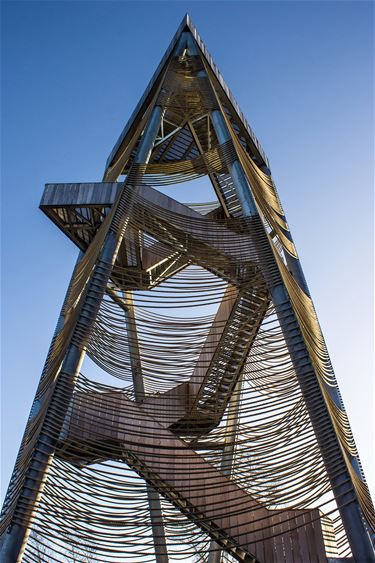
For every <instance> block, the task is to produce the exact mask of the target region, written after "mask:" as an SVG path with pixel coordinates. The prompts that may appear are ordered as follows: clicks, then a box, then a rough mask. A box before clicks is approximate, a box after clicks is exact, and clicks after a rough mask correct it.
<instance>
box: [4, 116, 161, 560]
mask: <svg viewBox="0 0 375 563" xmlns="http://www.w3.org/2000/svg"><path fill="white" fill-rule="evenodd" d="M161 115H162V108H161V107H160V106H155V107H154V109H153V111H152V114H151V116H150V118H149V121H148V123H147V125H146V128H145V131H144V133H143V136H142V138H141V141H140V144H139V147H138V150H137V154H136V157H135V162H137V163H145V162H147V161H148V159H149V157H150V154H151V151H152V147H153V144H154V141H155V138H156V135H157V133H158V130H159V126H160V120H161ZM125 184H126V183H125ZM125 189H126V188H125ZM118 249H119V242H118V240H117V234H116V232H115V231H113V230H111V229H110V230H109V231H108V234H107V236H106V239H105V241H104V244H103V247H102V251H101V253H100V256H99V258H98V261H97V263H96V265H95V268H94V270H93V273H92V276H91V279H90V282H89V284H88V288H87V292H86V296H85V300H84V302H83V305H82V309H81V311H80V314H79V317H78V320H77V323H76V327H75V329H74V333H73V336H72V339H71V343H70V345H69V347H68V350H67V353H66V356H65V359H64V361H63V363H62V367H61V370H60V373H59V376H58V378H57V381H56V385H55V389H54V392H53V396H52V398H51V401H50V405H49V407H48V410H47V413H46V416H45V419H44V424H43V427H42V430H41V432H40V435H39V438H38V442H37V444H36V446H35V451H34V453H33V454H32V458H31V461H30V464H29V468H28V470H27V471H26V477H25V481H24V484H23V486H22V488H21V491H20V492H19V495H18V502H17V506H16V509H15V514H14V515H13V518H12V523H11V524H10V526H9V527H8V529H7V531H6V536H5V538H4V541H3V546H2V551H1V556H2V563H15V562H17V561H20V560H21V557H22V555H23V552H24V549H25V547H26V543H27V539H28V535H29V533H30V526H31V523H32V521H33V518H34V513H35V510H36V509H37V504H38V499H39V496H40V495H41V494H42V492H43V488H44V484H45V481H46V478H47V473H48V468H49V465H50V464H51V462H52V459H53V455H54V449H55V447H56V444H57V441H58V438H59V433H60V430H61V428H62V426H63V423H64V420H65V416H66V413H67V410H68V408H69V404H70V400H71V397H72V395H73V390H74V387H75V383H76V380H77V378H78V375H79V371H80V368H81V365H82V362H83V359H84V356H85V348H84V346H85V339H86V338H87V335H88V334H89V333H90V331H91V329H92V327H93V325H94V323H95V319H96V316H97V313H98V310H99V307H100V303H101V300H102V298H103V295H104V292H105V290H106V285H107V282H108V279H109V276H110V274H111V271H112V267H113V264H114V262H115V260H116V256H117V252H118ZM83 335H84V336H83ZM74 342H76V343H74ZM77 343H78V344H77ZM49 426H50V427H52V428H54V432H53V433H50V432H48V427H49ZM20 505H21V506H20ZM17 511H18V512H19V516H18V520H20V521H21V522H22V523H18V522H17V514H16V512H17Z"/></svg>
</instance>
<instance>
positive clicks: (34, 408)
mask: <svg viewBox="0 0 375 563" xmlns="http://www.w3.org/2000/svg"><path fill="white" fill-rule="evenodd" d="M83 255H84V253H83V252H82V251H80V252H79V253H78V257H77V260H76V263H75V266H74V268H73V272H72V275H71V278H70V282H69V284H68V289H67V290H66V294H65V298H64V301H63V304H62V306H61V310H60V314H59V317H58V319H57V323H56V327H55V330H54V333H53V336H52V340H51V344H50V347H49V350H48V353H47V357H46V360H45V362H44V366H43V370H42V375H41V377H40V381H39V384H38V388H37V390H36V393H35V397H34V400H33V403H32V405H31V409H30V414H29V417H28V419H27V423H26V429H25V432H24V435H23V438H22V441H21V446H20V451H19V453H18V456H17V461H18V459H19V456H20V454H21V451H22V447H23V444H24V441H25V439H26V437H27V433H28V428H29V425H30V423H31V422H32V421H33V419H35V417H36V416H37V415H38V413H39V411H40V407H41V402H40V399H39V398H38V395H39V390H40V388H41V383H42V382H43V379H44V376H45V374H46V372H47V369H48V363H49V359H50V356H51V354H52V350H53V347H54V343H55V340H56V337H57V335H58V334H59V332H60V330H61V329H62V327H63V326H64V318H65V315H64V312H65V306H66V303H67V301H68V296H69V293H70V288H71V286H72V284H73V280H74V276H75V273H76V271H77V267H78V264H79V263H80V261H81V258H82V256H83ZM17 461H16V466H15V467H14V469H13V474H12V477H11V479H10V483H9V487H8V490H7V493H6V495H5V500H4V507H3V510H4V514H5V513H6V506H7V502H8V498H10V497H11V495H12V489H13V483H14V480H15V478H16V474H17ZM5 537H6V536H5V534H3V535H2V537H1V539H0V550H1V547H2V545H3V542H4V539H5Z"/></svg>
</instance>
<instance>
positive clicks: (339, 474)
mask: <svg viewBox="0 0 375 563" xmlns="http://www.w3.org/2000/svg"><path fill="white" fill-rule="evenodd" d="M211 120H212V123H213V126H214V129H215V132H216V136H217V138H218V140H219V143H220V144H222V143H225V142H226V141H228V140H230V139H231V136H230V133H229V131H228V127H227V125H226V122H225V119H224V117H223V115H222V114H221V112H220V111H219V110H215V111H213V112H212V114H211ZM230 173H231V175H232V179H233V185H234V188H235V190H236V192H237V197H238V200H239V202H240V204H241V207H242V211H243V214H244V216H256V215H258V211H257V207H256V205H255V201H254V198H253V195H252V191H251V186H250V184H249V182H248V180H247V178H246V175H245V173H244V171H243V168H242V165H241V163H240V162H239V160H236V161H235V162H234V163H233V164H232V165H231V167H230ZM263 236H264V237H266V233H265V231H264V235H263ZM286 254H287V253H286ZM297 262H298V267H297ZM287 264H288V267H289V269H290V270H291V272H292V274H293V276H294V277H295V278H296V279H297V280H298V283H299V284H300V286H301V288H302V289H303V290H304V291H305V292H307V293H308V291H306V290H307V288H306V282H305V281H304V276H303V272H302V268H301V266H300V264H299V261H294V262H289V263H288V262H287ZM270 293H271V297H272V301H273V304H274V306H275V309H276V313H277V316H278V319H279V323H280V327H281V330H282V332H283V335H284V339H285V343H286V345H287V347H288V351H289V354H290V358H291V361H292V363H293V366H294V369H295V372H296V375H297V378H298V381H299V384H300V387H301V391H302V394H303V396H304V399H305V403H306V407H307V409H308V412H309V416H310V420H311V423H312V426H313V428H314V432H315V436H316V439H317V442H318V445H319V448H320V451H321V454H322V458H323V461H324V464H325V468H326V471H327V474H328V477H329V480H330V483H331V487H332V491H333V493H334V496H335V499H336V502H337V505H338V508H339V511H340V516H341V519H342V522H343V524H344V528H345V532H346V535H347V538H348V541H349V544H350V548H351V550H352V554H353V556H354V558H355V560H356V561H358V562H362V561H363V562H365V561H366V562H367V561H375V552H374V548H373V545H372V542H371V540H370V537H369V534H368V530H367V528H366V525H365V522H364V518H363V515H362V512H361V509H360V506H359V503H358V499H357V497H356V495H355V492H354V489H353V484H352V480H351V477H350V474H349V471H348V469H347V466H346V462H345V459H344V456H343V452H342V450H341V446H340V444H339V442H338V438H337V436H336V433H335V430H334V427H333V423H332V420H331V417H330V415H329V412H328V410H327V405H326V403H325V400H324V397H323V394H322V391H321V389H320V385H319V382H318V380H317V378H316V374H315V371H314V368H313V366H312V364H311V360H310V358H309V354H308V352H307V349H306V345H305V342H304V340H303V337H302V333H301V330H300V328H299V325H298V322H297V320H296V318H295V314H294V310H293V308H292V306H291V303H290V298H289V295H288V293H287V291H286V288H285V286H284V284H283V283H281V284H280V285H277V286H274V287H271V288H270ZM286 308H287V309H288V315H286V314H285V311H286ZM332 393H333V395H334V397H335V399H336V400H339V399H340V398H339V395H338V393H337V391H333V392H332ZM340 403H341V401H340ZM354 459H355V458H353V459H352V460H350V461H351V462H352V466H353V468H354V470H355V471H358V469H359V467H358V463H357V462H355V463H354Z"/></svg>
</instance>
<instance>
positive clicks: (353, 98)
mask: <svg viewBox="0 0 375 563" xmlns="http://www.w3.org/2000/svg"><path fill="white" fill-rule="evenodd" d="M373 11H374V4H373V3H371V2H361V1H356V2H350V1H343V2H339V1H338V2H329V1H324V2H309V1H306V2H304V1H300V2H282V1H280V2H272V1H263V2H236V1H233V2H226V1H222V2H221V1H211V2H203V1H200V2H184V1H174V2H162V1H154V2H142V1H138V2H125V1H124V2H121V1H117V2H111V1H106V2H90V1H85V2H79V1H75V2H68V1H67V2H56V1H45V2H33V1H27V2H17V1H12V2H4V1H3V2H2V27H3V29H2V56H3V60H2V112H1V113H2V122H3V133H2V170H1V171H2V189H3V200H2V213H3V220H2V228H3V233H2V259H3V266H2V281H3V283H2V291H3V293H2V401H3V403H2V417H3V436H2V437H3V440H2V466H3V474H2V490H3V491H5V489H6V487H7V484H8V480H9V477H10V474H11V471H12V468H13V463H14V460H15V457H16V454H17V451H18V447H19V443H20V440H21V436H22V433H23V430H24V426H25V422H26V419H27V416H28V413H29V408H30V406H31V402H32V399H33V396H34V392H35V389H36V386H37V382H38V380H39V376H40V372H41V369H42V367H43V363H44V359H45V355H46V353H47V350H48V346H49V343H50V340H51V337H52V333H53V330H54V327H55V323H56V320H57V316H58V313H59V310H60V306H61V302H62V300H63V297H64V294H65V290H66V286H67V283H68V280H69V278H70V274H71V270H72V267H73V264H74V262H75V258H76V255H77V250H76V249H75V248H74V246H73V244H72V243H71V242H70V241H69V240H68V239H67V238H65V237H64V235H63V234H62V233H61V232H60V231H59V230H58V229H57V228H56V227H55V226H54V225H53V224H52V223H51V222H50V221H49V220H48V219H47V218H46V217H45V216H44V215H43V213H42V212H41V211H39V210H38V204H39V201H40V198H41V195H42V191H43V187H44V184H45V183H47V182H85V181H100V180H101V178H102V174H103V169H104V164H105V161H106V158H107V156H108V154H109V152H110V150H111V148H112V146H113V144H114V142H115V141H116V139H117V137H118V135H119V133H120V131H121V129H122V127H123V125H124V123H125V122H126V121H127V119H128V117H129V116H130V114H131V112H132V110H133V108H134V106H135V105H136V103H137V101H138V99H139V98H140V96H141V94H142V92H143V89H144V88H145V86H146V85H147V83H148V80H149V79H150V77H151V75H152V74H153V72H154V70H155V68H156V66H157V64H158V62H159V60H160V58H161V57H162V55H163V53H164V50H165V49H166V47H167V46H168V44H169V42H170V40H171V38H172V36H173V34H174V33H175V31H176V29H177V27H178V25H179V23H180V20H181V19H182V17H183V15H184V13H185V12H189V13H190V15H191V17H192V20H193V21H194V23H195V25H196V26H197V28H198V31H199V32H200V34H201V36H202V38H203V40H204V41H205V43H206V45H207V47H208V49H209V51H210V52H211V54H212V55H213V57H214V59H215V61H216V63H217V64H218V66H219V68H220V70H221V72H222V73H223V75H224V77H225V79H226V81H227V83H228V85H229V87H230V88H231V90H232V91H233V93H234V95H235V97H236V98H237V101H238V102H239V104H240V107H241V108H242V110H243V112H244V113H245V115H246V117H247V119H248V121H249V123H250V124H251V126H252V127H253V129H254V130H255V132H256V134H257V136H258V137H259V139H260V141H261V143H262V145H263V147H264V149H265V151H266V153H267V155H268V156H269V158H270V162H271V168H272V172H273V176H274V179H275V181H276V184H277V186H278V190H279V194H280V197H281V200H282V202H283V205H284V208H285V210H286V214H287V217H288V221H289V224H290V227H291V230H292V233H293V237H294V240H295V242H296V246H297V249H298V251H299V254H300V257H301V260H302V264H303V267H304V270H305V274H306V278H307V280H308V284H309V286H310V290H311V293H312V296H313V299H314V302H315V305H316V308H317V311H318V315H319V319H320V322H321V325H322V328H323V332H324V334H325V337H326V341H327V344H328V349H329V351H330V354H331V357H332V361H333V365H334V367H335V370H336V374H337V378H338V381H339V384H340V388H341V391H342V395H343V398H344V402H345V404H346V408H347V411H348V414H349V418H350V421H351V424H352V428H353V432H354V436H355V438H356V441H357V445H358V448H359V452H360V455H361V459H362V462H363V465H364V469H365V472H366V475H367V478H368V481H369V482H370V485H371V488H372V491H373V495H374V489H375V478H374V470H373V468H374V467H375V460H374V450H375V448H374V434H373V430H374V419H373V410H374V381H373V321H372V312H373V268H372V261H373V164H374V157H373V154H374V146H373V123H374V121H373V102H374V90H373V83H374V82H373V79H374V60H373V53H374V41H373V39H374V38H373V33H374V31H373V30H374V17H373V16H374V14H373ZM192 199H194V198H193V197H192ZM87 375H89V374H87Z"/></svg>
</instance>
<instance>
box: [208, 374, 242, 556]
mask: <svg viewBox="0 0 375 563" xmlns="http://www.w3.org/2000/svg"><path fill="white" fill-rule="evenodd" d="M242 380H243V375H242V377H240V379H239V381H238V383H237V385H236V387H235V389H234V392H233V396H232V400H231V401H230V404H229V408H228V419H227V424H226V427H225V439H224V442H225V446H224V450H223V456H222V459H221V464H220V470H221V471H222V472H223V473H224V475H226V476H227V477H229V478H230V477H231V475H232V468H233V459H234V446H235V439H236V434H237V426H238V418H239V414H240V403H241V390H242ZM221 553H222V548H221V547H220V545H219V544H217V543H216V542H215V541H214V540H211V542H210V547H209V554H208V559H207V563H220V561H221Z"/></svg>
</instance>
